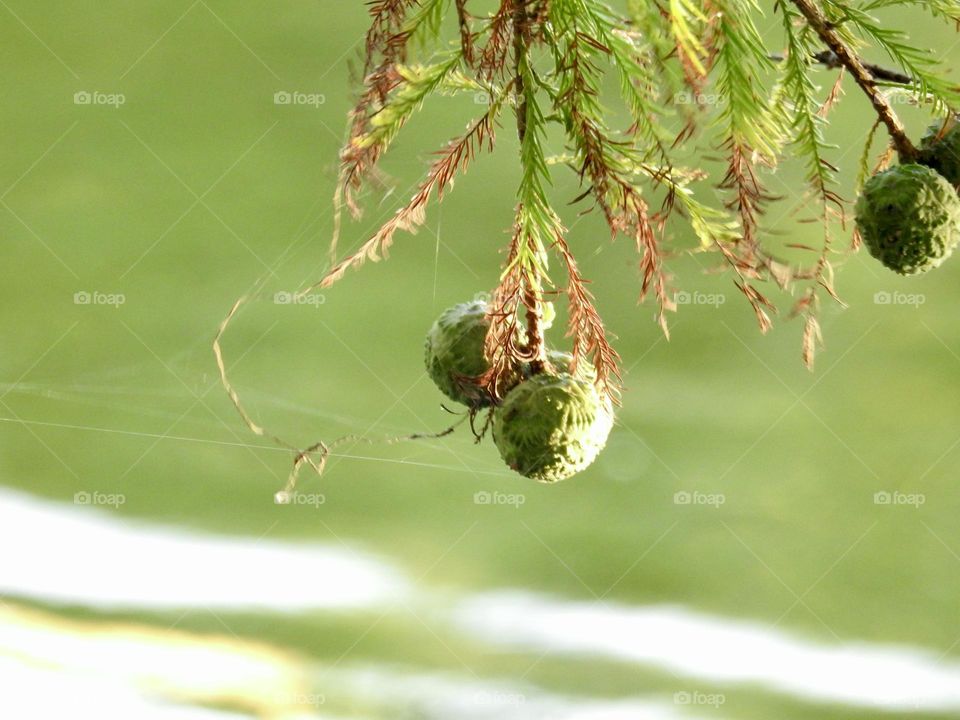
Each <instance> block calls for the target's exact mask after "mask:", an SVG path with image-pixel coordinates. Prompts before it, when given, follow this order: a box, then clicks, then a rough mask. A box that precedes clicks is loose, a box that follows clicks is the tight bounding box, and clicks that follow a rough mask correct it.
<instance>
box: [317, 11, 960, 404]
mask: <svg viewBox="0 0 960 720" xmlns="http://www.w3.org/2000/svg"><path fill="white" fill-rule="evenodd" d="M895 7H899V8H906V7H918V8H922V9H923V10H924V11H926V12H928V13H929V14H930V15H931V16H932V17H934V18H938V19H940V20H946V21H950V22H958V21H960V4H958V3H957V2H956V1H955V0H933V1H932V2H921V1H920V0H865V2H861V3H858V4H853V3H849V2H843V1H841V0H776V1H775V2H774V3H773V5H772V10H773V12H774V13H779V14H780V16H781V20H782V34H783V45H782V46H781V47H775V48H770V47H767V45H766V43H765V41H764V38H763V36H762V35H761V33H760V32H759V30H758V27H760V26H761V22H760V21H761V19H764V20H765V14H767V13H769V10H768V9H766V8H764V6H763V5H762V4H761V3H759V2H758V0H703V1H702V2H695V1H694V0H654V1H653V2H647V1H646V0H628V1H627V4H626V14H623V13H621V12H619V11H617V10H615V9H613V8H612V7H611V6H610V5H609V4H608V2H606V1H605V0H549V1H548V0H500V1H499V2H498V3H496V4H495V5H494V7H493V8H492V9H489V10H487V12H486V14H485V15H484V14H478V13H477V10H476V5H474V4H473V3H471V0H375V1H374V2H371V3H370V4H369V12H370V16H371V26H370V30H369V32H368V34H367V37H366V43H365V52H364V55H365V59H364V74H365V77H364V85H363V88H362V91H361V94H360V98H359V100H358V102H357V104H356V107H355V108H354V110H353V111H352V112H351V116H350V119H351V124H350V132H349V134H348V140H347V142H346V144H345V146H344V149H343V152H342V155H341V161H342V162H341V175H340V183H339V184H338V191H337V193H338V195H337V197H338V203H342V204H343V205H345V206H346V207H347V208H348V209H349V210H350V212H351V213H352V214H354V215H357V214H359V212H360V198H359V194H360V191H361V190H362V188H363V186H364V180H365V179H366V178H368V177H370V176H371V175H372V174H374V173H376V172H377V170H376V168H377V166H378V164H379V161H380V159H381V158H382V156H383V155H384V153H386V152H387V151H388V150H389V148H390V146H391V144H392V142H393V141H394V139H395V138H396V137H397V136H398V134H399V133H400V132H401V131H402V128H403V127H404V125H405V124H406V123H407V121H408V120H409V119H410V118H411V117H412V116H413V115H414V114H415V113H416V112H417V111H418V110H419V109H420V108H421V107H422V106H423V104H424V103H425V102H426V101H427V100H428V99H429V98H430V97H432V96H436V95H441V94H456V93H457V92H461V91H467V92H474V94H475V95H476V94H481V93H482V94H485V95H487V96H488V97H489V98H490V101H491V104H490V107H489V108H487V111H486V112H485V114H484V115H483V116H481V117H480V118H479V119H478V120H477V121H475V123H474V124H473V125H471V126H470V128H469V129H468V130H467V132H466V133H465V134H464V135H463V136H461V137H460V138H458V139H456V140H454V141H453V142H452V143H451V144H450V145H448V146H447V147H446V148H444V149H443V150H442V151H441V152H440V154H439V156H438V157H437V158H436V159H435V160H434V162H433V164H432V165H431V167H430V169H429V170H428V173H427V175H426V177H425V179H424V180H423V181H422V183H421V184H420V185H419V187H418V188H417V190H416V192H415V193H414V195H413V196H412V198H411V199H410V200H409V202H408V203H407V204H406V205H404V206H403V207H401V208H400V209H399V210H398V211H397V212H396V213H395V214H394V215H393V216H392V217H391V218H390V219H389V220H388V221H387V222H386V223H384V224H383V226H382V227H381V228H380V229H379V230H378V231H377V232H376V233H374V235H373V236H371V237H369V238H368V239H367V240H366V241H365V242H364V243H362V244H361V245H360V246H359V247H356V248H354V249H353V250H352V251H351V252H350V253H349V254H348V255H347V256H346V257H345V258H342V259H338V261H337V262H336V263H335V264H334V265H333V267H332V268H331V270H330V271H329V272H328V274H327V275H326V276H325V277H324V278H323V279H322V280H321V281H320V283H319V285H320V286H322V287H327V286H329V285H330V284H332V283H334V282H336V281H337V280H339V279H340V278H341V277H342V276H343V275H344V273H345V272H346V271H347V270H348V269H349V268H352V267H356V266H359V265H360V264H362V263H363V262H365V261H366V260H377V259H379V258H380V257H382V256H383V255H384V254H385V253H386V251H387V250H388V249H389V247H390V245H391V243H392V242H393V238H394V236H395V234H396V232H397V231H400V230H405V231H415V230H416V228H417V227H419V226H420V225H421V224H422V223H423V221H424V217H425V215H424V212H425V209H426V206H427V204H428V202H429V200H430V199H431V198H432V197H437V198H438V199H439V198H440V197H442V195H443V194H444V193H445V191H446V190H447V189H448V188H449V186H450V184H451V181H452V179H453V177H454V176H455V175H456V174H458V173H460V172H462V171H464V170H465V169H466V167H467V166H468V165H469V163H470V161H471V160H472V159H473V157H474V156H475V154H476V153H477V152H478V151H479V150H480V149H481V148H484V149H492V140H493V136H494V131H495V127H496V123H497V120H498V118H499V116H500V111H501V109H502V106H504V105H507V106H509V107H511V108H512V110H513V111H514V113H515V115H516V119H517V128H518V134H519V137H520V165H521V183H520V188H519V192H518V202H517V206H516V215H515V222H514V228H513V232H512V233H511V238H510V245H509V246H508V249H507V255H506V258H507V259H506V265H505V268H504V270H503V273H502V275H501V277H500V281H499V283H498V285H497V287H496V289H495V291H494V293H493V298H494V299H493V301H492V303H491V308H490V318H491V329H490V333H489V335H488V339H487V354H488V356H489V358H490V359H491V360H492V361H493V370H492V374H491V375H490V377H487V378H485V379H484V383H485V386H486V387H487V388H488V390H489V391H490V392H491V393H492V395H493V396H494V397H495V398H496V397H499V390H500V388H501V386H502V380H503V379H504V378H505V377H507V375H508V374H509V373H510V372H515V371H517V369H518V367H519V366H520V365H525V366H526V367H527V371H529V369H530V368H532V369H533V371H537V370H539V369H540V367H541V365H542V362H543V358H544V349H545V347H546V342H545V339H544V337H543V336H544V333H543V322H542V317H543V309H542V306H543V304H544V302H545V301H546V298H547V297H548V296H549V295H550V294H552V293H554V292H555V290H554V288H553V286H552V285H551V283H550V279H549V276H548V272H547V271H548V265H547V253H548V251H549V250H550V249H551V248H553V249H555V250H557V251H558V252H559V254H560V256H561V257H562V258H563V260H564V265H565V266H566V269H567V274H568V277H569V278H571V279H570V283H571V287H567V289H566V296H567V300H568V302H569V303H570V304H571V315H577V314H578V313H579V315H578V317H579V319H578V320H572V321H571V325H570V328H569V329H568V330H569V332H570V336H571V339H572V342H573V345H574V349H575V351H576V352H575V353H574V354H575V356H576V357H577V358H578V360H579V358H580V357H581V356H583V357H584V359H586V358H587V357H588V356H589V360H590V362H592V363H593V364H594V365H595V366H596V369H597V370H598V373H597V375H598V377H600V378H610V379H614V378H616V377H617V372H618V371H617V359H616V356H615V353H612V352H610V351H608V347H609V346H608V345H605V341H602V342H601V340H600V339H599V338H600V337H602V332H601V331H600V330H599V329H598V328H602V324H599V325H598V324H597V323H596V322H595V321H597V320H599V316H598V315H597V316H595V312H596V311H595V308H594V307H593V303H592V299H591V295H590V293H589V292H587V291H586V289H585V284H586V281H585V280H584V279H583V278H582V277H581V276H580V273H579V270H578V269H577V265H576V262H575V261H574V256H573V254H572V250H571V247H572V245H573V244H572V243H571V245H567V242H566V239H565V231H564V229H563V225H562V222H561V220H560V218H559V216H558V215H557V214H556V212H555V211H554V210H553V208H552V205H551V202H552V201H551V198H549V197H548V195H549V193H548V189H549V188H550V186H551V167H562V166H564V165H569V166H571V167H572V168H573V169H574V170H575V172H576V173H577V174H578V176H579V179H580V181H581V183H582V185H583V189H584V192H583V194H582V195H581V196H580V197H579V198H577V200H580V201H584V200H587V199H589V202H590V207H592V208H596V209H597V210H598V211H599V212H600V213H602V215H603V217H604V220H605V222H606V225H607V227H608V229H609V231H610V233H611V235H613V236H617V235H621V234H622V235H626V236H628V237H630V238H631V239H632V241H633V242H634V244H635V245H636V248H637V251H638V253H639V256H640V260H639V267H640V275H641V280H640V295H641V299H642V298H644V297H646V296H648V295H651V296H653V297H654V298H655V299H656V301H657V305H658V312H657V318H658V322H659V323H660V325H661V326H662V328H663V330H664V332H667V322H666V317H667V313H668V312H669V311H672V310H675V309H676V307H675V304H674V302H673V297H672V289H671V278H670V276H669V273H668V272H667V269H666V265H665V261H666V259H667V257H668V256H669V254H670V251H668V250H667V246H666V239H667V233H668V232H669V229H670V228H671V227H672V223H673V218H675V217H680V218H682V219H683V220H684V221H685V222H686V223H687V224H688V225H689V227H690V229H691V230H692V232H693V235H694V236H695V237H696V239H697V244H696V247H695V248H694V249H695V250H696V251H717V252H719V254H720V257H721V258H722V260H723V262H724V264H725V265H726V267H728V268H729V269H730V270H731V271H732V274H733V281H734V283H735V285H736V287H737V288H738V289H739V291H740V292H741V293H742V294H743V296H744V297H745V298H746V300H747V301H748V303H749V304H750V306H751V307H752V309H753V312H754V314H755V315H756V318H757V322H758V325H759V327H760V329H761V330H762V331H766V330H767V329H769V328H770V326H771V324H772V320H771V318H772V316H773V315H774V314H775V313H776V312H777V304H776V303H774V301H773V299H772V298H771V290H773V291H778V292H781V291H782V292H787V293H793V294H794V297H793V298H792V300H791V308H790V313H789V315H800V316H802V317H803V318H804V333H803V356H804V360H805V362H807V363H808V364H812V361H813V355H814V349H815V348H816V347H817V345H818V344H819V337H820V330H819V323H818V321H817V319H816V318H817V312H818V311H819V308H820V306H821V302H820V294H821V293H823V294H825V295H826V296H827V297H830V298H833V299H835V300H837V301H839V297H838V295H837V292H836V290H835V288H834V265H835V263H836V259H837V257H836V256H837V253H835V252H834V250H833V239H832V236H833V233H834V232H835V229H834V228H835V226H837V225H840V226H843V224H844V214H845V213H844V203H845V201H844V199H843V197H842V196H841V193H840V190H839V187H838V182H837V167H836V165H835V162H836V160H834V159H831V158H832V157H834V156H835V153H834V150H835V148H833V147H832V146H831V145H830V144H829V143H828V141H827V139H826V129H827V113H828V112H829V111H830V110H831V109H832V108H833V107H834V106H835V105H837V104H838V103H839V102H841V100H842V95H843V93H842V81H843V73H846V74H848V75H849V77H851V78H853V80H854V81H855V82H856V83H857V84H858V85H859V87H860V89H861V90H863V92H864V93H866V95H867V97H868V98H869V100H870V102H871V104H872V106H873V108H874V110H875V111H876V113H877V122H878V124H879V125H880V126H882V127H885V128H886V129H887V130H888V132H889V133H890V134H891V137H892V139H893V143H894V145H895V146H896V147H897V149H898V150H899V152H900V155H901V159H909V158H911V157H912V156H913V152H914V149H913V146H912V143H910V140H909V138H908V137H907V134H906V131H905V130H904V129H903V124H902V122H901V121H900V120H899V118H897V116H896V113H895V112H894V111H893V109H892V103H891V102H890V101H889V99H888V97H887V95H888V94H889V93H890V92H896V93H900V94H906V95H909V96H910V97H911V98H913V100H914V101H915V102H917V103H918V104H924V105H927V106H929V107H931V108H932V109H933V111H934V112H936V113H941V114H944V115H946V114H947V113H950V112H953V111H954V110H955V109H956V108H958V107H960V90H958V88H957V86H956V85H955V84H953V83H951V82H950V81H948V80H947V79H945V78H944V77H943V76H942V74H941V73H940V72H939V70H938V68H937V66H936V62H935V59H934V57H933V56H932V55H931V54H930V53H929V52H927V51H926V50H923V49H919V48H916V47H914V46H913V45H912V44H911V43H910V42H909V39H908V38H907V37H906V35H905V34H904V33H903V32H902V31H900V30H897V29H892V28H890V27H889V26H887V25H885V24H884V23H882V22H881V21H879V20H878V19H877V18H876V17H874V15H873V13H875V12H879V11H884V10H886V9H888V8H895ZM447 13H450V14H452V15H453V19H452V21H451V23H444V22H443V20H444V17H445V14H447ZM762 24H763V25H766V24H768V23H766V22H764V23H762ZM452 26H455V27H456V35H455V36H454V37H451V38H446V37H445V32H446V30H445V29H444V28H449V27H452ZM417 38H420V39H422V40H423V41H424V42H423V43H420V42H414V40H415V39H417ZM431 44H432V47H431ZM421 46H422V47H423V48H425V54H424V57H423V58H421V59H419V61H411V57H413V55H414V54H415V52H416V50H415V49H416V48H420V47H421ZM867 47H875V48H877V49H879V50H880V51H882V52H884V53H886V54H887V55H888V56H889V58H890V60H891V61H892V62H893V64H894V65H895V66H896V67H895V68H894V69H888V68H884V67H883V66H881V65H878V64H875V63H868V62H865V61H864V60H862V59H861V53H862V52H863V50H864V49H865V48H867ZM534 58H536V60H534ZM817 68H826V69H827V70H833V71H834V72H837V71H839V72H838V74H837V76H836V77H834V78H833V80H832V82H831V84H830V86H829V90H828V92H827V93H826V94H825V95H824V94H822V92H821V89H820V86H819V84H818V83H817V82H816V81H815V79H814V73H815V72H816V69H817ZM610 74H613V75H614V76H615V77H616V79H617V85H618V89H619V102H622V103H623V105H624V106H625V108H626V110H627V111H628V112H629V116H630V125H629V127H627V128H625V129H624V130H623V131H614V130H612V129H611V128H609V127H608V125H607V118H609V117H611V114H610V112H609V110H608V108H607V107H606V103H607V102H608V99H607V98H605V97H603V96H604V95H605V94H606V88H607V87H608V84H607V82H606V78H607V77H608V75H610ZM703 97H707V98H708V101H702V98H703ZM675 115H679V116H680V119H681V126H680V130H679V132H678V131H677V127H676V123H675V122H674V119H673V118H674V116H675ZM702 119H705V120H706V122H704V121H703V120H702ZM551 123H558V124H559V125H560V126H561V127H562V130H563V131H564V133H565V136H566V144H567V147H568V149H569V152H570V153H571V155H570V156H568V157H567V158H566V159H565V160H563V161H562V162H554V161H553V160H550V161H548V154H547V152H546V148H545V145H546V142H547V137H548V133H547V127H548V126H549V125H550V124H551ZM700 131H702V132H704V133H708V134H709V135H710V137H711V139H712V140H713V141H715V142H716V144H717V146H718V147H720V148H721V149H722V151H723V153H724V156H725V168H724V170H723V172H722V173H721V174H720V175H719V177H717V178H715V179H713V181H712V184H714V185H715V186H718V187H719V188H721V189H722V190H724V191H725V192H726V193H727V202H726V205H725V207H724V206H721V207H715V206H712V205H711V204H709V203H707V202H704V201H703V200H702V199H700V198H699V197H698V194H697V191H696V186H697V184H698V183H700V182H702V181H708V182H709V178H708V173H707V172H706V171H705V170H704V169H703V168H701V167H699V160H698V158H697V157H696V155H694V156H693V157H692V158H691V156H690V153H689V152H688V147H689V145H690V144H691V143H692V142H694V141H695V140H696V137H697V134H698V133H699V132H700ZM872 135H873V133H871V138H872ZM786 148H789V154H790V156H791V157H794V158H797V159H799V160H800V161H801V162H803V163H804V164H805V168H806V174H807V181H808V192H809V196H808V197H812V198H814V199H815V200H816V203H815V205H813V204H811V206H815V207H816V208H817V220H818V221H819V222H820V223H821V224H822V226H823V242H822V244H821V245H820V246H819V247H810V248H807V247H804V246H803V245H802V244H800V243H789V244H788V245H787V246H788V247H790V248H793V249H804V250H809V251H810V252H812V253H815V256H814V258H813V259H812V260H811V261H809V262H803V263H795V262H787V261H785V260H781V259H779V258H778V257H777V253H776V252H775V251H774V250H773V244H772V243H770V242H768V241H767V240H766V238H765V235H766V231H765V228H764V214H765V211H766V210H767V208H768V207H769V206H770V205H771V204H772V203H774V202H778V201H779V200H780V198H777V197H775V196H773V195H772V194H771V193H770V192H769V191H768V189H767V179H766V178H765V177H764V176H765V173H767V172H768V171H769V172H772V171H773V170H774V169H775V167H776V165H777V163H778V161H779V160H780V159H781V158H782V157H783V156H784V154H785V149H786ZM691 160H692V161H693V163H694V168H692V169H691V168H688V167H685V165H684V163H685V162H686V163H690V162H691ZM869 161H870V152H869V144H868V147H866V148H865V149H864V152H863V153H862V160H861V167H862V168H864V170H861V174H862V175H866V174H867V173H866V170H865V168H867V167H868V166H869V164H870V162H869ZM649 189H653V190H656V191H657V192H658V193H661V194H662V201H660V200H658V202H659V205H658V206H655V207H656V210H651V207H650V205H651V201H650V199H649V198H650V196H651V195H650V192H649ZM337 227H339V223H337ZM558 239H559V242H558ZM855 242H856V238H854V245H855ZM571 270H573V272H572V274H571ZM575 304H579V310H577V311H576V312H574V307H573V306H574V305H575ZM594 316H595V317H594ZM599 382H600V383H601V384H603V383H604V382H605V381H603V380H600V381H599ZM614 384H615V383H614V382H613V381H612V380H611V381H610V382H609V383H608V385H609V386H610V387H612V386H613V385H614Z"/></svg>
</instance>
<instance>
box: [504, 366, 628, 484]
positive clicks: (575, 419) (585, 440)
mask: <svg viewBox="0 0 960 720" xmlns="http://www.w3.org/2000/svg"><path fill="white" fill-rule="evenodd" d="M612 427H613V411H612V408H611V407H610V403H609V401H607V400H606V399H604V398H601V397H600V395H599V393H598V392H597V390H596V388H595V387H594V385H593V383H591V382H588V381H585V380H581V379H579V378H575V377H571V376H570V375H566V374H560V375H549V374H546V373H541V374H539V375H534V376H533V377H531V378H528V379H527V380H524V381H523V382H521V383H520V384H519V385H517V386H516V387H515V388H513V390H511V391H510V392H509V393H508V394H507V396H506V397H505V398H504V400H503V403H501V404H500V405H499V406H497V407H496V409H495V410H494V412H493V440H494V443H495V444H496V446H497V449H498V450H499V451H500V456H501V457H502V458H503V460H504V462H505V463H506V464H507V465H508V466H509V467H510V468H511V469H513V470H516V471H517V472H518V473H520V474H521V475H523V476H525V477H528V478H532V479H534V480H537V481H539V482H547V483H550V482H557V481H559V480H565V479H566V478H568V477H571V476H572V475H575V474H576V473H578V472H580V471H581V470H583V469H585V468H586V467H587V466H589V465H590V463H592V462H593V461H594V460H595V459H596V457H597V455H598V454H599V453H600V451H601V450H602V449H603V447H604V445H606V442H607V436H608V435H609V434H610V429H611V428H612Z"/></svg>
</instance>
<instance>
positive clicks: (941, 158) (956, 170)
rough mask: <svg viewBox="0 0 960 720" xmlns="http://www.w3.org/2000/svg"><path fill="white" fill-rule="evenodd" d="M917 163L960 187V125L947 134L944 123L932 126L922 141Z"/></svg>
mask: <svg viewBox="0 0 960 720" xmlns="http://www.w3.org/2000/svg"><path fill="white" fill-rule="evenodd" d="M917 162H918V163H920V164H921V165H926V166H927V167H929V168H933V169H934V170H936V171H937V172H938V173H940V174H941V175H943V177H944V178H946V180H947V182H949V183H950V184H951V185H953V186H954V187H957V186H960V123H954V124H953V126H952V127H950V129H948V130H947V131H946V132H944V131H943V123H942V122H937V123H934V124H933V125H931V126H930V127H929V128H928V129H927V132H926V134H925V135H924V136H923V138H922V139H921V140H920V154H919V156H918V158H917Z"/></svg>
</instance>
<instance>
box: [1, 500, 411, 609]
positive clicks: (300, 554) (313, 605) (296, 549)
mask: <svg viewBox="0 0 960 720" xmlns="http://www.w3.org/2000/svg"><path fill="white" fill-rule="evenodd" d="M277 512H278V513H281V512H283V509H282V508H278V510H277ZM0 547H3V548H4V551H3V553H2V554H0V594H6V595H24V596H28V597H33V598H37V599H43V600H49V601H54V602H68V603H80V604H85V605H93V606H96V607H144V608H181V607H182V608H187V607H204V606H208V607H217V608H243V607H249V608H263V609H269V610H277V611H284V610H286V611H290V610H294V611H295V610H306V609H317V608H319V609H347V608H358V607H367V606H371V605H378V604H382V603H385V602H387V601H388V600H395V599H396V598H397V597H398V596H402V595H403V594H404V593H406V592H407V589H408V586H407V583H406V582H405V581H404V580H403V579H402V576H401V575H400V574H399V573H397V572H395V571H394V570H393V569H392V568H391V567H389V566H387V565H384V564H382V563H380V562H379V561H377V560H376V559H374V558H372V557H370V556H368V555H365V554H363V553H360V552H357V551H353V550H349V549H347V548H345V547H342V546H337V547H330V546H327V545H317V544H310V543H294V542H278V541H275V540H270V539H267V538H264V539H260V540H254V539H246V538H230V537H225V536H217V535H209V534H202V533H197V532H191V531H187V530H183V529H180V528H167V527H164V526H160V525H155V524H152V523H145V522H142V521H139V520H138V521H136V522H135V523H134V522H126V521H124V520H123V519H122V518H121V517H120V516H119V515H117V514H116V513H115V512H113V513H111V511H109V510H101V509H93V508H86V507H71V506H66V505H63V504H55V503H49V502H44V501H40V500H37V499H34V498H31V497H28V496H26V495H22V494H19V493H14V492H11V491H8V490H0Z"/></svg>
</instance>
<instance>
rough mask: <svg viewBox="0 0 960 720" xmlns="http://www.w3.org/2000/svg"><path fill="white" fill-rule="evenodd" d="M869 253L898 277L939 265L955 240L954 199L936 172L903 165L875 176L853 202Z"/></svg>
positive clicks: (957, 212)
mask: <svg viewBox="0 0 960 720" xmlns="http://www.w3.org/2000/svg"><path fill="white" fill-rule="evenodd" d="M856 213H857V227H858V228H859V230H860V235H861V236H862V237H863V241H864V244H865V245H866V246H867V250H869V252H870V254H871V255H872V256H873V257H875V258H876V259H877V260H879V261H880V262H881V263H883V264H884V265H885V266H887V267H888V268H890V269H891V270H893V271H894V272H898V273H900V274H901V275H916V274H918V273H922V272H926V271H928V270H931V269H933V268H935V267H937V266H938V265H940V264H941V263H942V262H943V261H944V260H946V259H947V258H948V257H949V256H950V254H951V253H952V252H953V248H954V246H955V245H956V244H957V241H958V240H960V199H958V198H957V193H956V192H955V191H954V189H953V187H952V186H951V185H950V183H949V182H947V181H946V180H945V179H944V178H943V177H942V176H941V175H940V174H939V173H937V172H936V171H934V170H931V169H930V168H928V167H925V166H923V165H916V164H907V165H898V166H896V167H893V168H890V169H889V170H885V171H883V172H881V173H877V174H876V175H874V176H873V177H872V178H870V180H868V181H867V183H866V184H865V185H864V187H863V192H862V193H861V194H860V198H859V199H858V200H857V208H856Z"/></svg>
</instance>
